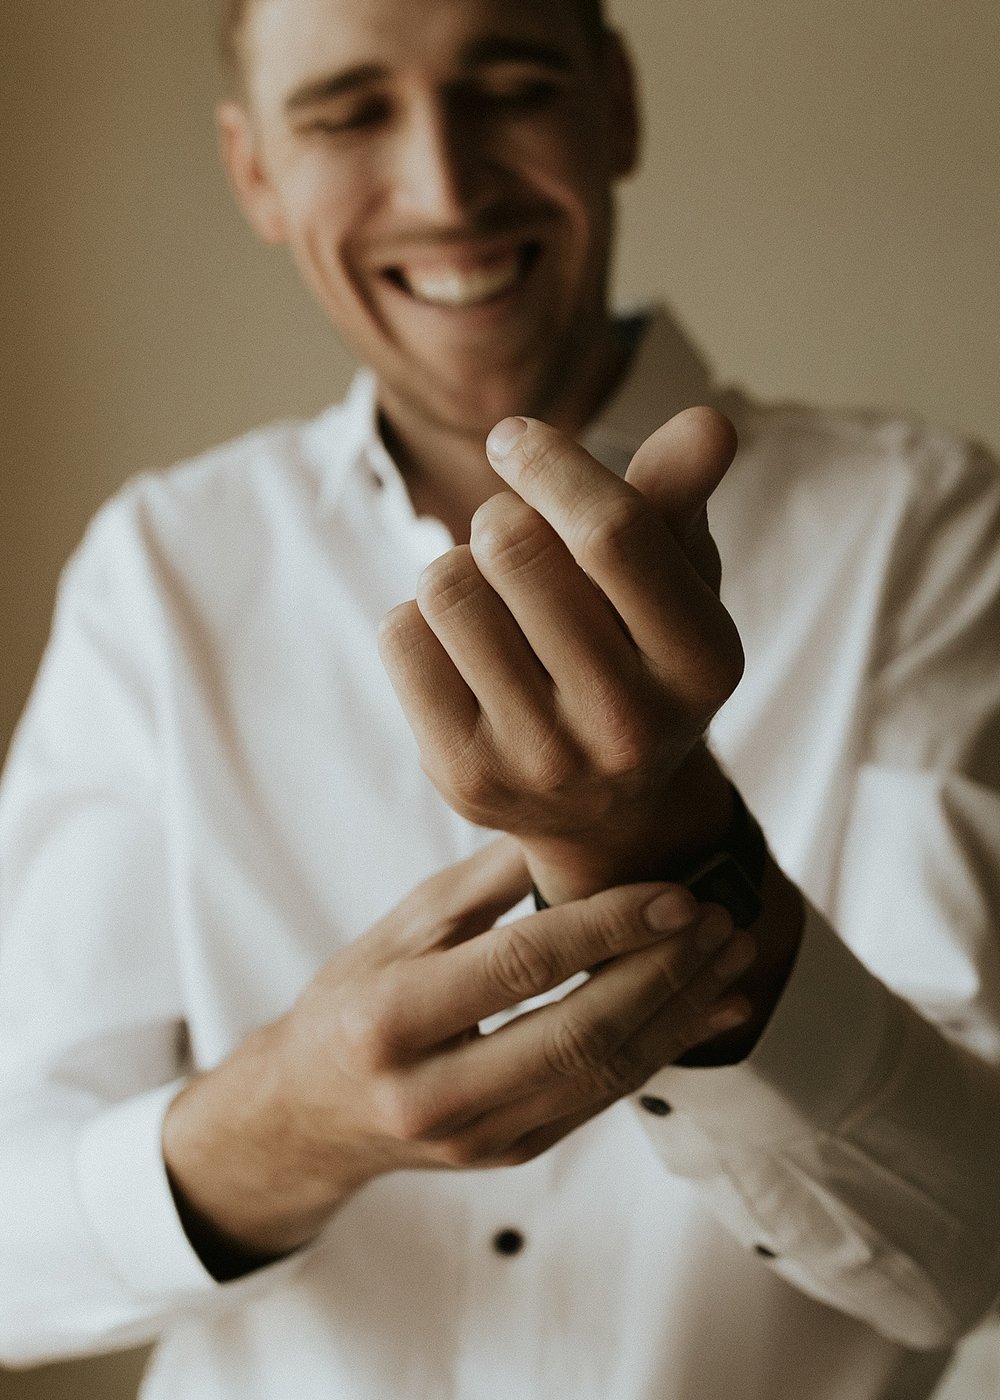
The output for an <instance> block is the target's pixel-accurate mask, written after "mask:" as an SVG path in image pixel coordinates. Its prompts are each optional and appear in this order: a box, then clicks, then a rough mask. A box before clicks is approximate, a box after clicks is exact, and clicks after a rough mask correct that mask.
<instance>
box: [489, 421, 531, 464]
mask: <svg viewBox="0 0 1000 1400" xmlns="http://www.w3.org/2000/svg"><path fill="white" fill-rule="evenodd" d="M527 431H528V424H527V421H526V420H525V419H524V418H505V419H504V420H503V421H502V422H501V423H498V424H497V425H496V427H495V428H494V429H493V431H492V432H491V433H490V435H489V437H488V438H487V439H486V454H487V456H488V457H506V456H507V454H508V453H510V452H512V451H513V450H514V448H515V447H516V446H517V444H518V443H519V442H520V441H521V439H522V438H523V437H524V435H525V433H526V432H527Z"/></svg>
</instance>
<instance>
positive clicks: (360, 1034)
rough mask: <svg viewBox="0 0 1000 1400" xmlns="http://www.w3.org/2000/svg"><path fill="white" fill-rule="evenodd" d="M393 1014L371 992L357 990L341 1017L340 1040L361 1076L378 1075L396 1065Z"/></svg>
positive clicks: (375, 993) (373, 991) (372, 990)
mask: <svg viewBox="0 0 1000 1400" xmlns="http://www.w3.org/2000/svg"><path fill="white" fill-rule="evenodd" d="M393 1015H394V1013H393V1010H392V1009H390V1008H387V1006H386V1004H385V1002H384V1001H383V999H382V997H381V996H380V995H379V994H378V993H377V992H376V991H375V990H374V989H368V990H366V991H361V990H359V991H358V992H357V993H356V994H355V996H354V997H353V998H352V1000H351V1003H350V1005H349V1006H347V1007H345V1008H344V1009H343V1011H342V1012H341V1014H340V1038H341V1041H342V1043H343V1044H344V1047H345V1051H346V1053H347V1055H348V1056H349V1058H350V1060H351V1062H352V1063H353V1064H354V1065H355V1066H356V1068H357V1069H358V1070H359V1071H360V1072H361V1073H363V1074H378V1073H380V1072H382V1071H383V1070H386V1069H389V1068H390V1067H391V1066H392V1065H393V1064H394V1063H395V1061H396V1041H395V1036H394V1030H395V1028H394V1024H393Z"/></svg>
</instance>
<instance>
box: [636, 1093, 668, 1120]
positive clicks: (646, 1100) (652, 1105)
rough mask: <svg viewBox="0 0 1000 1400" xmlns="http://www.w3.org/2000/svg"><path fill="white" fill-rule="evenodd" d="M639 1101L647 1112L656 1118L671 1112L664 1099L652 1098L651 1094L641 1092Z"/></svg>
mask: <svg viewBox="0 0 1000 1400" xmlns="http://www.w3.org/2000/svg"><path fill="white" fill-rule="evenodd" d="M639 1103H640V1104H641V1105H642V1107H643V1108H644V1109H645V1110H646V1112H647V1113H652V1114H653V1115H654V1116H655V1117H656V1118H666V1116H667V1114H668V1113H673V1109H672V1108H671V1107H670V1105H669V1104H668V1103H667V1101H666V1099H657V1098H654V1096H653V1095H652V1094H643V1096H642V1098H641V1099H640V1100H639Z"/></svg>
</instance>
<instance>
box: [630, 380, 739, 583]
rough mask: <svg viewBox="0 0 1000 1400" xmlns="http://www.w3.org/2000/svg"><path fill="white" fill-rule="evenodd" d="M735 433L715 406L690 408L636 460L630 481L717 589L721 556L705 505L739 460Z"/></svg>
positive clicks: (650, 440)
mask: <svg viewBox="0 0 1000 1400" xmlns="http://www.w3.org/2000/svg"><path fill="white" fill-rule="evenodd" d="M736 447H737V438H736V429H735V428H734V427H733V425H732V423H730V421H729V419H728V418H726V417H725V416H724V415H723V414H721V413H719V412H718V411H717V410H716V409H714V408H707V407H700V408H686V409H684V410H683V412H681V413H678V414H675V416H674V417H673V418H671V419H670V420H669V422H667V423H664V424H663V427H662V428H657V430H656V432H655V433H653V434H652V435H651V436H650V437H648V438H647V439H646V441H645V442H644V443H643V444H642V446H641V447H640V448H639V450H638V452H637V453H636V454H635V456H634V457H633V458H632V461H631V464H630V465H629V469H628V471H627V472H626V473H625V480H626V481H627V482H628V483H629V485H631V486H634V487H635V488H636V490H637V491H640V492H641V493H642V494H643V495H644V496H645V497H646V499H647V501H649V502H650V503H651V505H653V506H654V507H655V508H656V510H657V511H658V512H659V513H660V514H661V515H662V516H663V517H664V519H665V520H666V521H667V523H668V524H669V525H670V528H671V530H672V531H673V533H674V535H675V537H676V539H677V542H678V543H679V544H680V546H681V548H682V549H683V550H684V552H685V553H686V554H687V556H688V558H689V559H690V560H691V562H692V564H693V565H694V566H695V568H696V569H697V570H698V572H699V573H700V574H701V575H702V577H703V578H704V579H706V581H707V582H710V583H711V584H712V586H713V587H714V588H715V589H718V586H719V562H718V553H717V551H716V549H715V545H714V544H713V542H712V539H711V536H710V535H709V533H708V520H707V516H706V510H705V507H706V503H707V502H708V498H709V496H711V494H712V492H713V491H714V490H715V488H716V487H717V486H718V484H719V482H720V481H721V480H722V478H723V477H724V476H725V474H726V472H727V470H728V468H729V465H730V463H731V462H732V460H733V458H734V457H735V456H736Z"/></svg>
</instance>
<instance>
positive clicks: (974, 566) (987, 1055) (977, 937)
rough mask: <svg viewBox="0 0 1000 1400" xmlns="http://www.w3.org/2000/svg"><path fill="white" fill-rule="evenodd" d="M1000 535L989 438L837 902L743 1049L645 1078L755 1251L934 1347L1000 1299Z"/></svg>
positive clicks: (876, 713) (891, 615) (876, 661)
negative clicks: (705, 1065) (747, 1050)
mask: <svg viewBox="0 0 1000 1400" xmlns="http://www.w3.org/2000/svg"><path fill="white" fill-rule="evenodd" d="M944 475H945V477H947V475H948V474H947V473H944ZM998 539H1000V480H998V473H997V469H996V467H995V466H994V465H993V464H992V463H990V462H989V461H988V460H987V459H986V457H985V455H983V456H982V457H980V458H978V459H977V458H975V457H974V458H973V460H972V461H971V462H970V461H964V462H963V463H962V464H961V468H960V469H958V470H955V471H954V472H952V473H951V479H950V480H948V479H945V480H943V481H942V483H941V490H940V491H939V492H938V493H937V494H936V498H935V499H934V500H921V501H919V502H917V503H916V504H915V506H914V511H913V514H912V517H911V519H910V521H909V522H908V529H907V531H906V537H905V540H904V541H901V545H900V549H899V551H898V553H897V558H896V561H895V567H894V569H893V571H892V573H891V576H890V577H889V578H887V579H886V580H885V588H884V594H883V600H882V616H881V620H880V624H879V628H878V644H877V646H876V647H874V648H873V661H872V670H871V676H870V686H869V690H868V692H867V693H866V695H865V696H863V697H862V705H863V708H864V710H865V714H866V718H865V722H864V728H863V735H864V737H863V742H862V743H861V745H860V749H861V751H860V753H859V760H858V764H857V769H856V772H855V776H854V781H853V789H852V793H851V799H850V803H849V806H848V810H847V813H846V817H845V821H844V824H843V830H842V833H841V841H840V845H839V849H838V851H837V866H838V872H839V873H838V875H837V877H836V881H835V890H834V894H833V897H832V899H831V901H830V907H829V909H828V911H827V912H828V914H829V917H824V915H823V914H821V913H820V912H819V911H818V910H817V909H816V908H814V907H811V906H810V907H809V909H808V914H807V919H806V926H805V933H804V938H803V943H802V948H801V951H800V954H799V957H798V960H797V963H796V966H795V969H794V971H793V973H792V976H791V978H790V980H789V982H788V984H787V986H786V989H785V992H784V994H783V996H782V999H781V1000H780V1002H779V1004H778V1007H777V1008H776V1011H775V1013H774V1015H773V1017H772V1019H771V1021H770V1023H769V1025H768V1027H767V1029H766V1030H765V1033H764V1035H763V1036H762V1038H761V1040H760V1041H759V1042H758V1044H757V1046H756V1047H755V1049H754V1051H753V1053H752V1054H751V1055H750V1056H749V1058H748V1059H747V1060H746V1061H745V1062H744V1063H742V1064H739V1065H735V1066H731V1067H726V1068H719V1069H683V1068H678V1067H670V1068H668V1069H666V1070H664V1071H662V1072H661V1073H659V1074H658V1075H656V1076H654V1078H653V1080H651V1081H650V1083H649V1085H647V1086H646V1087H645V1089H644V1092H643V1097H644V1098H645V1099H647V1101H648V1100H650V1099H659V1100H661V1101H662V1103H661V1104H659V1105H658V1104H653V1105H652V1107H653V1108H654V1110H655V1109H657V1108H658V1109H659V1115H660V1116H655V1114H651V1113H643V1114H642V1119H643V1122H644V1123H645V1126H646V1128H647V1131H648V1132H649V1134H650V1137H651V1140H652V1142H653V1145H654V1146H655V1148H656V1149H657V1151H658V1152H659V1153H660V1155H661V1156H662V1158H663V1160H664V1162H665V1164H666V1165H667V1166H668V1167H669V1168H670V1169H671V1170H672V1171H674V1172H677V1173H678V1174H680V1175H682V1176H686V1177H688V1178H690V1179H691V1180H692V1181H695V1182H697V1183H698V1185H699V1187H700V1189H701V1190H702V1192H703V1193H704V1195H705V1197H706V1199H707V1201H708V1203H709V1204H710V1206H711V1208H712V1209H713V1210H714V1212H715V1213H716V1214H717V1216H718V1217H719V1218H720V1219H722V1220H723V1221H724V1223H726V1224H727V1226H728V1227H729V1228H730V1230H731V1231H732V1232H733V1233H734V1234H735V1236H736V1237H737V1238H738V1239H739V1240H740V1241H741V1242H743V1243H744V1244H745V1246H746V1247H747V1248H748V1249H756V1250H757V1252H758V1253H759V1254H761V1255H762V1256H763V1257H764V1258H765V1259H767V1260H769V1261H770V1266H771V1267H773V1268H774V1269H775V1270H776V1271H777V1272H778V1273H780V1274H781V1275H782V1276H783V1277H785V1278H786V1279H788V1280H789V1281H790V1282H791V1283H793V1284H795V1285H796V1286H797V1287H798V1288H800V1289H801V1290H802V1291H804V1292H806V1293H808V1294H810V1295H812V1296H814V1297H816V1298H819V1299H821V1300H822V1301H824V1302H826V1303H828V1304H831V1305H832V1306H834V1307H837V1308H839V1309H840V1310H842V1311H844V1312H846V1313H848V1314H851V1315H853V1316H856V1317H859V1318H862V1319H864V1320H865V1321H867V1322H869V1323H870V1324H871V1325H873V1326H874V1327H876V1328H877V1329H878V1330H880V1331H882V1332H883V1333H885V1334H886V1335H888V1336H890V1337H892V1338H894V1339H897V1340H899V1341H902V1342H903V1343H905V1344H907V1345H910V1346H913V1347H919V1348H931V1347H937V1346H941V1345H944V1344H947V1343H949V1342H951V1341H954V1340H955V1339H956V1338H958V1337H959V1336H961V1335H962V1334H963V1333H965V1332H966V1331H968V1330H969V1329H970V1328H971V1327H972V1326H974V1325H975V1323H976V1322H978V1321H979V1320H980V1319H981V1318H982V1317H983V1316H984V1315H985V1314H986V1313H988V1312H989V1311H990V1310H991V1309H993V1308H995V1307H996V1305H997V1299H998V1297H1000V1192H998V1191H997V1185H996V1183H997V1173H998V1170H1000V686H998V681H997V677H998V674H1000V672H998V667H997V659H998V658H997V652H998V646H1000V551H998V550H997V540H998ZM835 930H836V931H835ZM663 1104H666V1105H668V1106H669V1107H670V1108H672V1109H673V1112H671V1113H667V1112H665V1111H664V1108H663V1106H662V1105H663Z"/></svg>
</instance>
